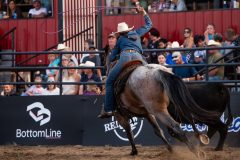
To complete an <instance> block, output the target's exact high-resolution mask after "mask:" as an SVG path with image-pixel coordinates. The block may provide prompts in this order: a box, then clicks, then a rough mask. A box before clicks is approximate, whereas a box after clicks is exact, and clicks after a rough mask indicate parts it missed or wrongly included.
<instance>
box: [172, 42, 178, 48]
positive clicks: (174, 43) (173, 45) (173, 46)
mask: <svg viewBox="0 0 240 160" xmlns="http://www.w3.org/2000/svg"><path fill="white" fill-rule="evenodd" d="M172 48H180V45H179V43H178V41H173V43H172Z"/></svg>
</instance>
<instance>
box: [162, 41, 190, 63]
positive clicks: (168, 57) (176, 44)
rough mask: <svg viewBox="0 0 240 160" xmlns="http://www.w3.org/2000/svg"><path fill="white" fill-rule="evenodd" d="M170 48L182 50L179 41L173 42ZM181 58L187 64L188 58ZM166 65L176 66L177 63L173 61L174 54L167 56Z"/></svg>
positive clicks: (169, 45)
mask: <svg viewBox="0 0 240 160" xmlns="http://www.w3.org/2000/svg"><path fill="white" fill-rule="evenodd" d="M168 48H180V45H179V43H178V42H177V41H173V43H172V44H168ZM181 58H182V59H183V61H184V62H185V63H187V61H186V56H183V55H181ZM166 63H167V64H169V65H171V64H176V63H175V61H173V59H172V52H169V53H168V55H167V56H166Z"/></svg>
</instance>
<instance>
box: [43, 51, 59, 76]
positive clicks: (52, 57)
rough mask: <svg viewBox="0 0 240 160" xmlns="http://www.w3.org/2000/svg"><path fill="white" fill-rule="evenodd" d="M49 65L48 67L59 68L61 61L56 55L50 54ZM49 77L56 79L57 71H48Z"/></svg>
mask: <svg viewBox="0 0 240 160" xmlns="http://www.w3.org/2000/svg"><path fill="white" fill-rule="evenodd" d="M48 60H49V62H50V63H49V65H48V67H58V66H59V63H60V60H59V58H58V57H57V55H56V54H49V55H48ZM46 74H47V77H49V76H53V77H54V78H55V79H56V75H58V70H57V69H47V70H46Z"/></svg>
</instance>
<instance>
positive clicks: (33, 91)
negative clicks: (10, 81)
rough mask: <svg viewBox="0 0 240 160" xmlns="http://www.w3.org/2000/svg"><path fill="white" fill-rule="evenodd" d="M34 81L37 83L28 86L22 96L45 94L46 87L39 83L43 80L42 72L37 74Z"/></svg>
mask: <svg viewBox="0 0 240 160" xmlns="http://www.w3.org/2000/svg"><path fill="white" fill-rule="evenodd" d="M34 82H35V83H36V84H35V85H32V86H31V87H30V88H28V89H27V91H26V92H25V93H23V94H22V96H42V95H44V94H45V89H44V88H43V87H42V85H41V84H38V83H41V82H42V76H41V75H40V74H37V75H35V78H34Z"/></svg>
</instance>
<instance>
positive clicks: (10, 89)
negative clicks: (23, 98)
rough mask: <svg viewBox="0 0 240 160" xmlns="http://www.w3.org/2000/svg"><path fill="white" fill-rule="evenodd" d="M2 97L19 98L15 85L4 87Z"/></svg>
mask: <svg viewBox="0 0 240 160" xmlns="http://www.w3.org/2000/svg"><path fill="white" fill-rule="evenodd" d="M0 96H17V94H16V92H15V90H14V87H13V85H10V84H5V85H3V86H2V92H1V93H0Z"/></svg>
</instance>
